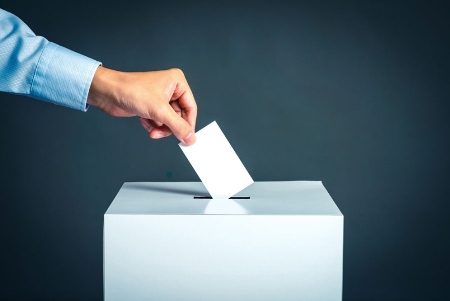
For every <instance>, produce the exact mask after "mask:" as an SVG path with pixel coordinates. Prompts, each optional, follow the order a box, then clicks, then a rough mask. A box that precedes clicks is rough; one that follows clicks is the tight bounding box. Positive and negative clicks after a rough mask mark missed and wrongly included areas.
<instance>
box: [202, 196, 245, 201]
mask: <svg viewBox="0 0 450 301" xmlns="http://www.w3.org/2000/svg"><path fill="white" fill-rule="evenodd" d="M194 199H200V200H204V199H207V200H211V199H212V197H211V196H209V195H204V196H194ZM229 199H230V200H248V199H250V197H249V196H232V197H230V198H229Z"/></svg>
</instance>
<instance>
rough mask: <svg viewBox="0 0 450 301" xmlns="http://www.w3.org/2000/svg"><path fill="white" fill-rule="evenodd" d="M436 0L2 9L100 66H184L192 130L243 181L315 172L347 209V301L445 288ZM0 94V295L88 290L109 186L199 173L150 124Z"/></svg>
mask: <svg viewBox="0 0 450 301" xmlns="http://www.w3.org/2000/svg"><path fill="white" fill-rule="evenodd" d="M366 2H367V3H366ZM370 2H374V3H370ZM375 2H376V3H375ZM391 2H396V4H392V3H391ZM442 3H444V1H441V2H430V1H423V2H414V1H405V2H399V1H385V2H380V1H354V2H353V3H352V2H347V1H339V2H338V1H330V2H323V1H322V2H318V1H304V3H295V2H294V1H292V2H279V1H273V2H264V3H263V2H256V1H254V2H242V3H231V2H226V1H223V2H217V3H216V2H213V1H208V2H206V1H205V2H203V3H200V2H195V3H194V2H188V1H185V2H183V1H179V2H166V1H160V2H152V1H140V2H139V1H86V2H83V1H21V0H2V1H1V3H0V7H2V8H3V9H6V10H8V11H10V12H12V13H14V14H16V15H18V16H19V17H21V18H22V19H23V20H24V21H25V22H26V23H27V24H28V25H29V26H30V27H31V28H32V29H33V30H34V31H35V33H37V34H39V35H43V36H45V37H47V38H48V39H49V40H51V41H53V42H55V43H58V44H60V45H63V46H65V47H68V48H70V49H73V50H75V51H78V52H80V53H83V54H85V55H87V56H90V57H92V58H95V59H97V60H100V61H102V62H103V64H104V66H106V67H110V68H114V69H119V70H124V71H143V70H157V69H165V68H169V67H179V68H181V69H182V70H183V71H184V72H185V74H186V77H187V79H188V81H189V83H190V85H191V87H192V90H193V91H194V95H195V96H196V100H197V102H198V106H199V116H198V129H200V128H202V127H203V126H205V125H207V124H208V123H210V122H211V121H213V120H216V121H217V122H218V123H219V125H220V126H221V127H222V130H223V131H224V132H225V134H226V135H227V137H228V139H229V140H230V142H231V144H232V145H233V147H234V148H235V150H236V152H237V153H238V155H239V156H240V158H241V160H242V161H243V163H244V164H245V166H246V167H247V168H248V170H249V172H250V174H251V175H252V176H253V178H254V179H255V180H257V181H269V180H322V181H323V182H324V184H325V186H326V188H327V189H328V191H329V192H330V194H331V196H332V197H333V198H334V200H335V202H336V203H337V205H338V206H339V208H340V209H341V211H342V212H343V214H344V215H345V235H344V237H345V240H344V245H345V247H344V300H443V299H444V298H446V297H447V298H448V284H449V283H450V276H449V271H450V259H449V253H450V241H449V240H450V239H449V238H450V234H449V231H450V218H449V215H450V205H449V194H450V189H449V187H450V184H449V180H450V175H449V172H450V158H449V150H450V148H449V146H450V118H449V116H450V115H449V113H450V102H449V92H450V88H449V87H450V76H449V73H450V60H449V57H450V56H449V54H450V21H449V18H448V11H449V7H448V5H445V4H442ZM0 47H1V46H0ZM0 101H1V105H2V116H1V119H0V123H1V129H0V135H1V144H2V147H1V155H0V164H1V184H0V187H1V189H0V199H1V201H0V214H1V216H0V241H1V248H0V258H1V264H0V265H1V266H0V277H1V279H0V280H1V281H0V299H1V300H16V299H17V300H101V299H102V296H103V282H102V281H103V280H102V277H103V274H102V273H103V271H102V269H103V262H102V256H103V254H102V239H103V238H102V235H103V232H102V231H103V214H104V212H105V211H106V209H107V208H108V206H109V204H110V203H111V201H112V200H113V198H114V196H115V194H116V193H117V191H118V190H119V189H120V187H121V185H122V183H123V182H125V181H198V180H199V179H198V177H197V176H196V174H195V172H194V170H193V169H192V168H191V166H190V165H189V163H188V161H187V160H186V158H185V157H184V155H183V153H182V152H181V151H180V149H179V148H178V146H177V141H176V140H175V138H173V137H172V138H168V139H165V140H161V141H153V140H150V139H148V138H147V135H146V132H145V131H144V130H143V129H142V128H141V126H140V124H139V121H138V119H137V118H129V119H119V118H113V117H109V116H107V115H104V114H103V113H102V112H100V111H99V110H97V109H96V108H91V109H89V111H88V112H87V113H82V112H78V111H72V110H70V109H66V108H63V107H58V106H54V105H50V104H46V103H43V102H40V101H36V100H33V99H28V98H25V97H22V96H17V95H8V94H4V93H2V94H0Z"/></svg>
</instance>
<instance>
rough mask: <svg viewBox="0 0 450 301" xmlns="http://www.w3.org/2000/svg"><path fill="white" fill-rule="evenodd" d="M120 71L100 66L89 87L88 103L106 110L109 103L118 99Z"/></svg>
mask: <svg viewBox="0 0 450 301" xmlns="http://www.w3.org/2000/svg"><path fill="white" fill-rule="evenodd" d="M119 75H120V72H118V71H115V70H111V69H108V68H105V67H103V66H99V67H98V68H97V70H96V72H95V74H94V77H93V79H92V82H91V86H90V88H89V94H88V97H87V103H88V104H89V105H91V106H94V107H97V108H99V109H101V110H104V111H105V110H106V109H107V107H108V105H109V103H110V102H111V101H112V102H114V101H115V100H117V99H118V97H119V94H120V93H119V91H118V87H120V85H119V84H118V83H119V82H120V79H119V77H120V76H119Z"/></svg>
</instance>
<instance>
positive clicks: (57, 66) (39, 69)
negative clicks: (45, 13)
mask: <svg viewBox="0 0 450 301" xmlns="http://www.w3.org/2000/svg"><path fill="white" fill-rule="evenodd" d="M99 65H101V63H100V62H98V61H96V60H93V59H91V58H88V57H86V56H84V55H81V54H79V53H76V52H74V51H72V50H69V49H67V48H64V47H62V46H59V45H57V44H55V43H52V42H49V43H48V44H47V45H46V47H45V48H44V50H43V52H42V54H41V57H40V58H39V62H38V64H37V66H36V70H35V74H34V77H33V83H32V85H31V93H30V94H31V95H30V96H31V97H34V98H37V99H40V100H44V101H48V102H51V103H54V104H58V105H62V106H65V107H68V108H71V109H76V110H80V111H86V110H87V109H88V105H87V104H86V101H87V97H88V93H89V88H90V86H91V82H92V79H93V77H94V74H95V71H96V70H97V67H98V66H99Z"/></svg>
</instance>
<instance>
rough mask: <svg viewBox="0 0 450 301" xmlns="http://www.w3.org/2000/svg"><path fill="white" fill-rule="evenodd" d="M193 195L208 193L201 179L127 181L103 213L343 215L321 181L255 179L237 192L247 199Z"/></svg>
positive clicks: (206, 194)
mask: <svg viewBox="0 0 450 301" xmlns="http://www.w3.org/2000/svg"><path fill="white" fill-rule="evenodd" d="M194 196H208V192H207V190H206V188H205V187H204V186H203V184H202V183H201V182H127V183H124V184H123V186H122V188H121V189H120V190H119V192H118V194H117V196H116V197H115V199H114V200H113V202H112V203H111V205H110V207H109V208H108V210H107V211H106V213H105V214H107V215H108V214H127V215H128V214H143V215H166V214H167V215H180V214H188V215H191V214H197V215H204V214H206V215H208V214H250V215H338V216H342V213H341V212H340V211H339V209H338V207H337V206H336V204H335V203H334V202H333V200H332V198H331V196H330V195H329V194H328V192H327V190H326V189H325V187H324V186H323V184H322V182H320V181H284V182H255V183H253V184H252V185H251V186H249V187H247V188H246V189H244V190H242V191H241V192H240V193H239V194H238V196H242V197H247V196H248V197H250V198H249V199H233V200H226V199H221V200H212V199H195V198H194Z"/></svg>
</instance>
